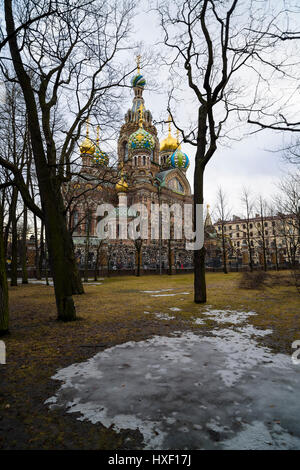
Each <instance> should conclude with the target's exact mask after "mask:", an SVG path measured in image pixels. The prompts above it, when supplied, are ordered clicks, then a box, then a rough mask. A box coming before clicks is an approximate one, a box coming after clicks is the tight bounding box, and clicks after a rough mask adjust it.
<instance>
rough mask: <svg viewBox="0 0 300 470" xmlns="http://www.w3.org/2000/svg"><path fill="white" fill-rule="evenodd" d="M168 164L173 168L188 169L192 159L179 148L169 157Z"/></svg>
mask: <svg viewBox="0 0 300 470" xmlns="http://www.w3.org/2000/svg"><path fill="white" fill-rule="evenodd" d="M167 164H168V165H169V166H171V167H172V168H183V169H186V168H188V167H189V166H190V160H189V157H188V156H187V154H186V153H184V152H183V151H182V150H180V149H178V150H176V152H174V153H173V154H172V155H171V156H170V157H169V158H168V159H167Z"/></svg>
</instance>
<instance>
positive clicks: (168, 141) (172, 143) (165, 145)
mask: <svg viewBox="0 0 300 470" xmlns="http://www.w3.org/2000/svg"><path fill="white" fill-rule="evenodd" d="M168 122H169V134H168V137H166V138H165V139H164V140H163V141H162V142H161V144H160V151H161V152H163V151H170V150H171V151H173V152H174V150H177V149H178V148H179V142H178V140H177V139H175V137H173V136H172V134H171V116H169V120H168Z"/></svg>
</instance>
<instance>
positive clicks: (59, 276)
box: [40, 185, 76, 321]
mask: <svg viewBox="0 0 300 470" xmlns="http://www.w3.org/2000/svg"><path fill="white" fill-rule="evenodd" d="M50 186H51V185H50ZM40 189H41V188H40ZM51 189H52V188H51ZM51 192H52V195H51V193H50V191H49V192H48V194H47V195H46V194H45V193H44V194H43V197H42V200H44V207H45V228H46V239H47V247H48V251H49V261H50V266H51V272H52V275H53V283H54V290H55V297H56V306H57V319H58V320H62V321H72V320H75V319H76V311H75V305H74V301H73V298H72V294H73V280H74V279H73V273H74V253H73V246H72V243H71V239H70V238H71V235H70V233H69V231H68V229H67V224H66V220H65V216H64V205H63V200H62V196H61V193H60V191H59V189H58V188H57V191H56V192H54V194H53V191H51ZM55 193H56V194H55Z"/></svg>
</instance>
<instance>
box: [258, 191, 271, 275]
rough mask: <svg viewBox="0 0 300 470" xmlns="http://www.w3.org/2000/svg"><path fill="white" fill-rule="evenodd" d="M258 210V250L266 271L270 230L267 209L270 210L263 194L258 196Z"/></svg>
mask: <svg viewBox="0 0 300 470" xmlns="http://www.w3.org/2000/svg"><path fill="white" fill-rule="evenodd" d="M257 210H258V217H257V219H258V220H257V221H256V222H255V226H256V229H257V237H258V245H259V247H258V251H259V254H260V255H261V260H262V264H263V269H264V271H267V254H268V247H267V241H268V240H267V235H268V234H267V233H266V232H268V222H267V220H266V219H267V216H268V214H267V211H268V204H267V202H266V201H265V200H264V198H263V197H262V196H259V197H258V202H257Z"/></svg>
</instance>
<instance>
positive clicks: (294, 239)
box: [274, 171, 300, 291]
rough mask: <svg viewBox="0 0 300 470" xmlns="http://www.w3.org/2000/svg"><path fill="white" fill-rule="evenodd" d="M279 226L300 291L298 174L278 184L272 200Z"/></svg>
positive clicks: (299, 193) (289, 176)
mask: <svg viewBox="0 0 300 470" xmlns="http://www.w3.org/2000/svg"><path fill="white" fill-rule="evenodd" d="M274 204H275V207H276V209H277V215H278V218H279V224H278V227H277V231H278V234H279V236H280V238H281V240H282V242H283V245H284V249H285V250H286V254H287V259H288V262H289V266H290V268H291V270H292V274H293V276H294V279H295V283H296V286H297V288H298V290H299V291H300V265H299V262H300V173H299V171H298V172H296V173H293V174H288V175H287V176H285V177H284V178H282V180H281V182H280V184H279V193H278V194H277V195H276V196H275V198H274Z"/></svg>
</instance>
